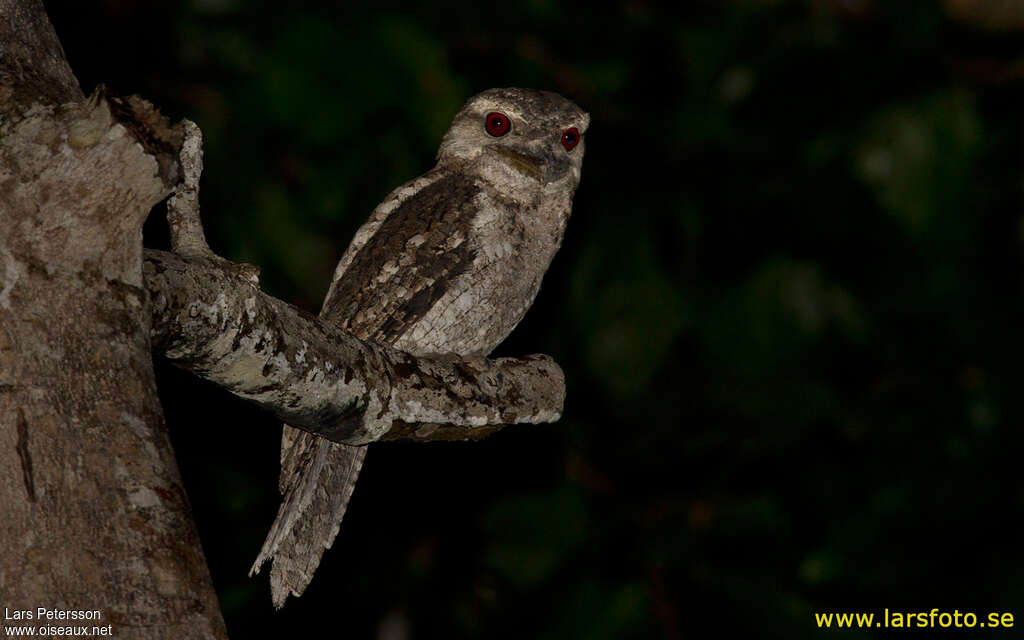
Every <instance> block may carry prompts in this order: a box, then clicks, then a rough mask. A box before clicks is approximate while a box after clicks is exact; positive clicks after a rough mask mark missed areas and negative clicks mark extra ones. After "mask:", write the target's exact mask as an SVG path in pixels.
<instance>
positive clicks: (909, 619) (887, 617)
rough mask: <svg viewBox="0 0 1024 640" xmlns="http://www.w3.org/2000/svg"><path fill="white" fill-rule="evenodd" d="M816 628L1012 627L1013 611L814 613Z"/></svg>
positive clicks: (935, 610)
mask: <svg viewBox="0 0 1024 640" xmlns="http://www.w3.org/2000/svg"><path fill="white" fill-rule="evenodd" d="M814 622H815V623H817V625H818V628H819V629H1012V628H1013V614H1012V613H1010V612H1008V611H1007V612H1003V613H999V612H992V613H989V614H987V615H982V616H978V615H977V614H975V613H973V612H971V611H967V612H963V611H960V610H958V609H953V611H942V610H941V609H932V610H931V611H890V610H889V609H885V610H884V611H883V612H882V615H878V614H877V613H841V612H828V613H815V614H814Z"/></svg>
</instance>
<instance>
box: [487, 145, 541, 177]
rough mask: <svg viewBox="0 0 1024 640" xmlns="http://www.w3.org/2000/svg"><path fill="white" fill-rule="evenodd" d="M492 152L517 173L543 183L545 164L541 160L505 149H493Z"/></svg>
mask: <svg viewBox="0 0 1024 640" xmlns="http://www.w3.org/2000/svg"><path fill="white" fill-rule="evenodd" d="M494 151H495V152H496V153H497V154H498V155H499V156H501V157H502V158H504V159H505V161H506V162H508V164H509V165H510V166H511V167H512V168H513V169H515V170H516V171H518V172H519V173H522V174H523V175H525V176H529V177H531V178H533V179H534V180H538V181H544V173H545V171H544V165H545V164H546V163H545V162H544V159H543V158H539V157H537V156H533V155H527V154H525V153H519V152H518V151H513V150H512V149H508V148H506V147H495V148H494Z"/></svg>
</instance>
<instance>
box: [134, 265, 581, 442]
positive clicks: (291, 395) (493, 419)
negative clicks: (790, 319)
mask: <svg viewBox="0 0 1024 640" xmlns="http://www.w3.org/2000/svg"><path fill="white" fill-rule="evenodd" d="M144 279H145V282H146V288H147V289H148V290H149V293H150V297H151V300H152V312H153V325H152V341H153V348H154V350H156V351H158V352H160V353H162V354H163V355H164V356H166V357H167V358H168V359H170V360H171V361H172V362H174V363H175V364H177V365H178V366H181V367H183V368H186V369H188V370H190V371H192V372H193V373H195V374H196V375H198V376H200V377H202V378H205V379H207V380H210V381H212V382H215V383H216V384H218V385H220V386H222V387H224V388H225V389H227V390H228V391H231V392H232V393H234V394H235V395H238V396H240V397H242V398H245V399H247V400H251V401H253V402H255V403H256V404H258V405H260V406H261V407H263V408H264V409H266V410H268V411H270V412H272V413H273V414H274V415H276V416H277V417H278V418H280V419H281V420H283V421H285V422H287V423H288V424H290V425H292V426H295V427H298V428H301V429H305V430H307V431H310V432H311V433H315V434H318V435H321V436H323V437H325V438H328V439H330V440H333V441H335V442H344V443H347V444H366V443H369V442H373V441H375V440H381V439H397V438H401V439H412V440H450V439H475V438H480V437H483V436H485V435H488V434H490V433H492V432H494V431H495V430H497V429H498V428H500V427H501V426H502V425H504V424H512V423H541V422H553V421H555V420H557V419H558V418H559V416H560V413H561V409H562V403H563V401H564V398H565V382H564V377H563V375H562V371H561V369H560V368H559V367H558V365H557V364H555V362H554V361H553V360H551V358H549V357H547V356H541V355H535V356H528V357H526V358H522V359H513V358H501V359H497V360H488V359H486V358H464V359H460V358H456V357H455V356H442V357H436V358H415V357H413V356H411V355H409V354H406V353H403V352H401V351H398V350H396V349H393V348H391V347H389V346H385V345H378V344H374V343H367V342H362V341H360V340H358V339H356V338H355V337H354V336H351V335H349V334H348V333H346V332H344V331H342V330H340V329H338V328H337V327H335V326H334V325H332V324H330V323H329V322H325V321H323V320H321V319H319V318H317V317H316V316H313V315H312V314H309V313H306V312H304V311H301V310H299V309H296V308H295V307H293V306H291V305H289V304H287V303H285V302H282V301H280V300H277V299H275V298H273V297H271V296H268V295H266V294H265V293H263V292H262V291H260V290H259V287H258V285H257V284H256V282H255V281H254V279H253V278H252V277H251V271H250V270H249V268H248V265H235V264H232V263H230V262H227V261H224V260H222V259H220V258H215V257H214V258H202V257H198V256H194V257H190V258H188V259H186V258H183V257H180V256H177V255H174V254H170V253H165V252H161V251H149V250H147V251H146V256H145V265H144Z"/></svg>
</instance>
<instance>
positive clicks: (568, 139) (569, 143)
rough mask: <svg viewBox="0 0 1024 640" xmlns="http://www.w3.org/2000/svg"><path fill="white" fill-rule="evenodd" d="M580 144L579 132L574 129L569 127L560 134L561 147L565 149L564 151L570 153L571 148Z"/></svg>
mask: <svg viewBox="0 0 1024 640" xmlns="http://www.w3.org/2000/svg"><path fill="white" fill-rule="evenodd" d="M579 143H580V132H579V131H578V130H577V129H576V127H569V128H568V129H566V130H565V132H564V133H562V146H563V147H565V150H566V151H572V148H573V147H575V146H576V145H578V144H579Z"/></svg>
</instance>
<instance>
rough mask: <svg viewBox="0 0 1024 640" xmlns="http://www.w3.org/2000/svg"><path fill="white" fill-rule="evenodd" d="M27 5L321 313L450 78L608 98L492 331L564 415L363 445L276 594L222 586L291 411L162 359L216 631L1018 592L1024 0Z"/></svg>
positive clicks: (430, 139) (471, 622) (582, 628)
mask: <svg viewBox="0 0 1024 640" xmlns="http://www.w3.org/2000/svg"><path fill="white" fill-rule="evenodd" d="M47 4H48V7H49V9H50V12H51V16H52V18H53V20H54V23H55V26H56V28H57V32H58V34H59V36H60V37H61V39H62V41H63V43H64V46H65V49H66V52H67V54H68V58H69V59H70V61H71V65H72V67H73V69H74V70H75V72H76V73H77V74H78V77H79V79H80V80H81V82H82V85H83V88H84V89H85V90H86V91H87V92H89V91H91V90H92V89H93V88H94V86H95V85H96V84H97V83H105V84H106V85H107V86H108V87H109V88H110V89H111V90H112V91H114V92H116V93H124V94H127V93H139V94H142V95H143V96H145V97H147V98H149V99H150V100H152V101H154V102H155V103H156V104H158V105H160V106H161V107H162V108H163V110H164V112H165V113H167V114H168V115H170V116H171V117H172V118H174V119H178V118H182V117H188V118H190V119H193V120H195V121H196V122H197V123H198V124H199V125H200V127H201V128H202V129H203V131H204V133H205V136H206V170H205V173H204V180H203V184H202V203H203V215H204V222H205V224H206V227H207V232H208V235H209V237H210V240H211V244H212V246H213V248H214V249H215V250H216V251H218V252H219V253H221V254H223V255H225V256H227V257H228V258H231V259H233V260H238V261H246V262H251V263H254V264H257V265H259V266H261V267H262V269H263V276H262V281H263V284H264V287H265V289H266V290H267V291H268V292H270V293H271V294H274V295H276V296H278V297H281V298H284V299H286V300H289V301H291V302H293V303H294V304H296V305H298V306H301V307H303V308H305V309H309V310H311V311H316V310H317V309H319V306H320V301H321V299H322V296H323V295H324V293H325V291H326V288H327V284H328V281H329V278H330V275H331V272H332V270H333V266H334V263H335V262H336V260H337V259H338V257H339V256H340V254H341V252H342V251H343V250H344V249H345V247H346V245H347V243H348V241H349V239H350V238H351V235H352V233H353V232H354V231H355V229H356V228H357V227H358V226H359V225H360V224H361V223H362V222H363V220H364V219H365V218H366V216H367V215H368V214H369V212H370V211H371V210H372V209H373V207H374V206H375V205H376V204H377V203H378V202H379V201H380V200H381V199H382V198H383V197H384V196H385V195H386V194H387V193H388V192H389V191H390V190H391V189H392V188H394V187H395V186H397V185H399V184H400V183H402V182H404V181H406V180H409V179H410V178H413V177H415V176H416V175H419V174H420V173H422V172H424V171H425V170H426V169H428V168H429V167H430V166H432V163H433V154H434V153H435V151H436V149H437V146H438V142H439V140H440V136H441V134H442V133H443V132H444V130H445V128H446V127H447V124H448V122H449V120H450V118H451V116H452V115H453V114H454V113H455V111H456V110H457V109H458V108H459V106H460V105H461V104H462V103H463V102H464V101H465V100H466V99H467V98H468V97H469V96H470V95H472V94H473V93H476V92H478V91H480V90H483V89H486V88H489V87H493V86H531V87H537V88H544V89H550V90H554V91H558V92H560V93H562V94H564V95H566V96H568V97H571V98H572V99H573V100H575V101H576V102H577V103H578V104H580V105H581V106H582V107H583V108H585V109H586V110H588V111H589V112H590V113H591V115H592V118H593V122H592V124H591V128H590V131H589V132H588V133H587V138H588V140H587V157H586V161H585V162H584V169H583V182H582V185H581V187H580V189H579V191H578V193H577V197H576V203H575V207H574V213H573V218H572V220H571V222H570V225H569V230H568V235H567V238H566V241H565V245H564V247H563V249H562V251H561V253H560V254H559V255H558V257H557V258H556V260H555V263H554V265H553V266H552V268H551V271H550V272H549V274H548V276H547V278H546V280H545V283H544V286H543V288H542V290H541V293H540V296H539V298H538V300H537V302H536V304H535V305H534V307H533V309H532V310H531V312H530V313H529V314H528V315H527V317H526V320H525V321H524V322H523V323H522V325H521V326H520V327H519V329H517V330H516V332H515V333H514V334H513V336H512V337H511V338H510V339H509V340H508V341H507V342H506V343H505V344H504V345H503V346H502V347H500V348H499V352H500V353H502V354H507V355H521V354H525V353H533V352H545V353H549V354H551V355H553V356H554V357H555V358H556V359H557V360H558V361H559V362H560V363H561V364H562V365H563V367H564V368H565V371H566V374H567V378H568V400H567V404H566V408H565V416H564V417H563V418H562V420H561V421H560V422H558V423H557V424H554V425H543V426H522V427H514V428H509V429H506V430H505V431H503V432H501V433H499V434H498V435H496V436H494V437H492V438H490V439H488V440H487V441H484V442H481V443H471V444H465V443H453V444H433V445H423V444H412V443H399V444H385V445H376V446H374V447H372V449H371V451H370V454H369V456H368V458H367V464H366V467H365V470H364V472H363V476H362V479H361V480H360V483H359V486H358V488H357V489H356V492H355V496H354V498H353V500H352V503H351V506H350V508H349V512H348V515H347V517H346V519H345V522H344V524H343V526H342V529H341V533H340V535H339V537H338V539H337V541H336V543H335V548H334V549H332V550H331V551H329V552H328V553H327V554H326V556H325V558H324V561H323V564H322V565H321V567H320V570H319V572H318V573H317V576H316V578H315V579H314V580H313V583H312V584H311V586H310V587H309V589H308V591H307V593H306V595H304V596H303V597H302V598H300V599H298V600H295V599H292V600H290V601H289V603H288V605H287V606H286V608H285V609H284V610H283V611H282V612H279V613H275V612H274V611H273V610H272V609H271V605H270V599H269V588H268V586H267V582H266V577H265V576H261V577H259V578H258V579H255V580H253V579H249V578H248V577H246V573H247V571H248V569H249V565H250V563H251V562H252V560H253V559H254V558H255V556H256V553H257V551H258V550H259V548H260V545H261V543H262V540H263V537H264V535H265V534H266V532H267V530H268V527H269V526H270V523H271V521H272V519H273V517H274V513H275V511H276V509H277V504H278V495H277V492H276V477H277V470H278V444H279V427H278V425H277V424H276V423H275V422H274V421H273V420H272V419H270V418H269V417H268V416H266V415H263V414H261V413H260V412H258V411H256V410H254V409H252V408H250V407H248V406H247V405H245V404H244V403H242V402H241V401H238V400H235V399H233V398H232V397H229V396H228V394H226V393H223V392H221V391H219V390H218V389H216V388H213V387H212V386H210V385H207V384H205V383H202V382H200V381H198V380H196V379H194V378H193V377H191V376H190V375H189V374H186V373H183V372H180V371H177V370H175V369H172V368H170V367H168V366H166V365H165V364H162V363H158V376H159V383H160V389H161V399H162V401H163V405H164V408H165V410H166V412H167V418H168V422H169V425H170V429H171V432H172V437H173V440H174V443H175V446H176V451H177V454H178V460H179V462H180V465H181V469H182V474H183V476H184V482H185V485H186V488H187V490H188V493H189V496H190V498H191V500H192V504H193V507H194V510H195V517H196V521H197V523H198V527H199V533H200V535H201V537H202V540H203V546H204V550H205V552H206V556H207V558H208V559H209V563H210V568H211V571H212V573H213V580H214V584H215V585H216V588H217V591H218V593H219V595H220V599H221V604H222V605H223V610H224V614H225V617H226V619H227V624H228V629H229V632H231V633H232V634H233V637H235V638H250V637H263V636H267V637H269V636H272V635H273V636H275V637H306V636H305V635H304V634H312V633H313V632H318V635H317V637H339V638H340V637H344V638H373V637H378V638H382V639H388V640H397V639H401V638H404V637H410V638H446V639H447V638H559V639H561V638H597V639H601V638H682V637H703V636H706V635H710V634H712V633H713V634H715V635H722V634H726V632H743V633H744V634H745V635H746V636H747V637H785V638H800V637H805V636H815V635H818V634H819V632H817V631H816V629H815V625H814V617H813V612H815V611H830V610H843V611H850V610H874V609H880V608H882V607H889V608H890V609H893V610H903V611H905V610H918V609H925V610H928V609H931V608H932V607H940V608H944V609H946V610H952V609H953V608H958V609H960V610H961V611H965V610H968V611H974V612H976V613H979V614H986V613H987V612H989V611H999V612H1002V611H1007V610H1009V611H1012V612H1014V613H1015V614H1016V615H1017V616H1018V617H1024V609H1021V608H1020V607H1019V605H1020V603H1021V602H1024V556H1022V553H1021V551H1020V545H1021V538H1022V534H1024V518H1022V515H1024V473H1022V468H1021V464H1020V460H1021V451H1022V445H1024V430H1022V428H1021V427H1022V421H1024V396H1022V393H1021V391H1022V388H1024V375H1022V367H1021V363H1022V360H1024V342H1022V339H1021V336H1022V331H1024V306H1022V300H1024V279H1022V274H1024V215H1022V214H1024V207H1022V200H1024V198H1022V192H1024V161H1022V153H1021V152H1022V149H1024V128H1022V125H1021V122H1022V114H1024V109H1022V107H1024V7H1021V3H1019V2H1004V1H1002V0H976V1H970V0H947V1H946V2H917V1H909V0H907V1H903V0H901V1H899V2H883V1H881V0H877V1H871V0H846V1H839V0H835V1H825V0H819V1H810V0H806V1H797V0H789V1H787V0H774V1H769V0H760V1H753V0H750V1H731V2H725V1H711V0H708V1H705V2H690V3H673V4H670V5H666V6H664V7H663V6H659V5H657V4H654V3H650V2H644V1H642V0H633V1H627V2H618V3H591V2H576V3H564V4H558V3H554V2H549V1H546V0H529V1H526V2H490V3H478V2H468V1H461V2H440V1H437V0H434V1H431V2H420V3H408V4H396V3H392V2H387V1H380V2H373V3H356V6H350V5H351V4H352V3H343V2H328V1H322V2H315V3H314V2H288V3H285V2H280V1H277V2H267V1H256V2H254V1H243V0H190V1H177V2H164V3H158V2H145V1H142V0H136V1H132V0H74V1H73V2H48V3H47ZM668 7H672V8H668ZM165 227H166V225H165V224H164V223H163V222H161V221H160V220H159V218H158V217H156V216H154V220H153V221H152V222H151V224H150V225H149V226H148V227H147V240H146V241H147V244H148V245H150V246H161V244H162V243H165V242H166V239H165V236H166V228H165ZM1020 624H1024V621H1021V622H1020ZM831 633H832V634H834V633H837V632H835V631H833V632H831ZM843 635H844V637H870V636H868V635H857V634H856V633H855V632H845V633H844V634H843ZM1004 635H1008V633H1007V632H1004Z"/></svg>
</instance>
